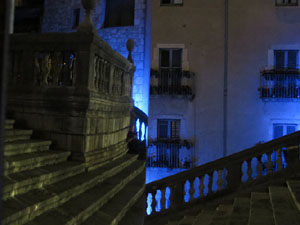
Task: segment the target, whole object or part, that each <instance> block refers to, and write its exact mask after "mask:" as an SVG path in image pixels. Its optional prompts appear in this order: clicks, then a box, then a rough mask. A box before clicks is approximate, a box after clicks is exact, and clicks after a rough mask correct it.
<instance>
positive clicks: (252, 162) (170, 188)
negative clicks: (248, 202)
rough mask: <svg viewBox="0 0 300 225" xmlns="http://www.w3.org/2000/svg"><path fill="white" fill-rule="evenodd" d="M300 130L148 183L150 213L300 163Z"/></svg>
mask: <svg viewBox="0 0 300 225" xmlns="http://www.w3.org/2000/svg"><path fill="white" fill-rule="evenodd" d="M299 144H300V131H298V132H295V133H293V134H290V135H287V136H284V137H281V138H278V139H275V140H272V141H269V142H266V143H264V144H258V145H256V146H254V147H252V148H249V149H246V150H244V151H241V152H239V153H235V154H233V155H230V156H227V157H224V158H221V159H218V160H216V161H213V162H209V163H207V164H204V165H202V166H199V167H196V168H193V169H190V170H188V171H184V172H182V173H179V174H176V175H173V176H170V177H167V178H164V179H161V180H158V181H155V182H152V183H149V184H147V196H148V199H147V203H148V207H147V214H148V215H150V216H151V217H152V216H155V215H158V214H161V213H166V212H167V211H170V210H174V209H179V208H182V207H184V206H185V205H187V204H191V203H194V202H196V201H198V200H200V199H205V198H209V197H212V196H214V195H215V196H217V195H218V194H220V193H224V192H226V193H230V192H233V191H235V190H237V189H238V188H240V187H241V185H243V184H249V183H251V182H254V181H255V180H260V179H261V178H262V177H264V176H269V175H270V174H274V173H276V172H279V171H282V170H286V169H289V168H294V166H295V165H298V164H299Z"/></svg>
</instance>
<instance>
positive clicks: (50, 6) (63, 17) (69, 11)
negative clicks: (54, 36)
mask: <svg viewBox="0 0 300 225" xmlns="http://www.w3.org/2000/svg"><path fill="white" fill-rule="evenodd" d="M101 2H102V1H101V0H97V5H96V8H95V9H94V13H93V22H94V24H95V25H96V24H99V21H100V16H101V13H102V8H101ZM73 9H80V19H79V20H80V21H82V20H83V19H84V15H85V14H84V9H83V7H82V5H81V0H55V1H53V0H45V1H44V16H43V21H42V32H72V31H73V32H74V31H76V29H74V28H72V17H73ZM97 28H99V27H97Z"/></svg>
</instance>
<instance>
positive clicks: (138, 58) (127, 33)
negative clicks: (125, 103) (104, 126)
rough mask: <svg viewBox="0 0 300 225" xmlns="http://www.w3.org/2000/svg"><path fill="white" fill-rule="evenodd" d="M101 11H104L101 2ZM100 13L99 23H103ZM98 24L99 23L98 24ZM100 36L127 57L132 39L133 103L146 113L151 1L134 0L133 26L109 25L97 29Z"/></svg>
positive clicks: (103, 15)
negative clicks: (133, 67)
mask: <svg viewBox="0 0 300 225" xmlns="http://www.w3.org/2000/svg"><path fill="white" fill-rule="evenodd" d="M101 8H102V12H105V2H103V4H102V6H101ZM104 17H105V13H102V15H101V18H100V21H99V24H103V22H104ZM98 26H99V25H98ZM99 35H100V37H101V38H102V39H103V40H104V41H106V42H107V43H109V44H110V45H111V47H112V48H113V49H114V50H116V51H118V52H119V53H120V54H122V55H123V56H124V57H126V58H127V56H128V51H127V48H126V42H127V40H128V39H133V40H134V42H135V48H134V50H133V53H132V57H133V61H134V64H135V66H136V71H135V74H134V80H133V94H132V95H133V96H132V97H133V100H134V105H135V106H136V107H138V108H139V109H141V110H142V111H143V112H145V113H146V114H147V115H148V111H149V77H150V50H151V49H150V45H151V1H147V0H135V15H134V26H124V27H111V28H101V29H99Z"/></svg>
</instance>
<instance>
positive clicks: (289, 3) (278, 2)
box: [276, 0, 298, 6]
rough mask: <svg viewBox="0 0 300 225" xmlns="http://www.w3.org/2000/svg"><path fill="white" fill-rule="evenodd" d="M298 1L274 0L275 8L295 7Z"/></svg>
mask: <svg viewBox="0 0 300 225" xmlns="http://www.w3.org/2000/svg"><path fill="white" fill-rule="evenodd" d="M297 5H298V0H276V6H297Z"/></svg>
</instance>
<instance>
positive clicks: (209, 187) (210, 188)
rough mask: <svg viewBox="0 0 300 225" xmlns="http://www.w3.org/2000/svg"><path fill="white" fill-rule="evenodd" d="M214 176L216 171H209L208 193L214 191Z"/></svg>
mask: <svg viewBox="0 0 300 225" xmlns="http://www.w3.org/2000/svg"><path fill="white" fill-rule="evenodd" d="M213 177H214V171H213V172H211V173H208V184H207V191H208V192H207V195H209V194H212V193H213Z"/></svg>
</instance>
